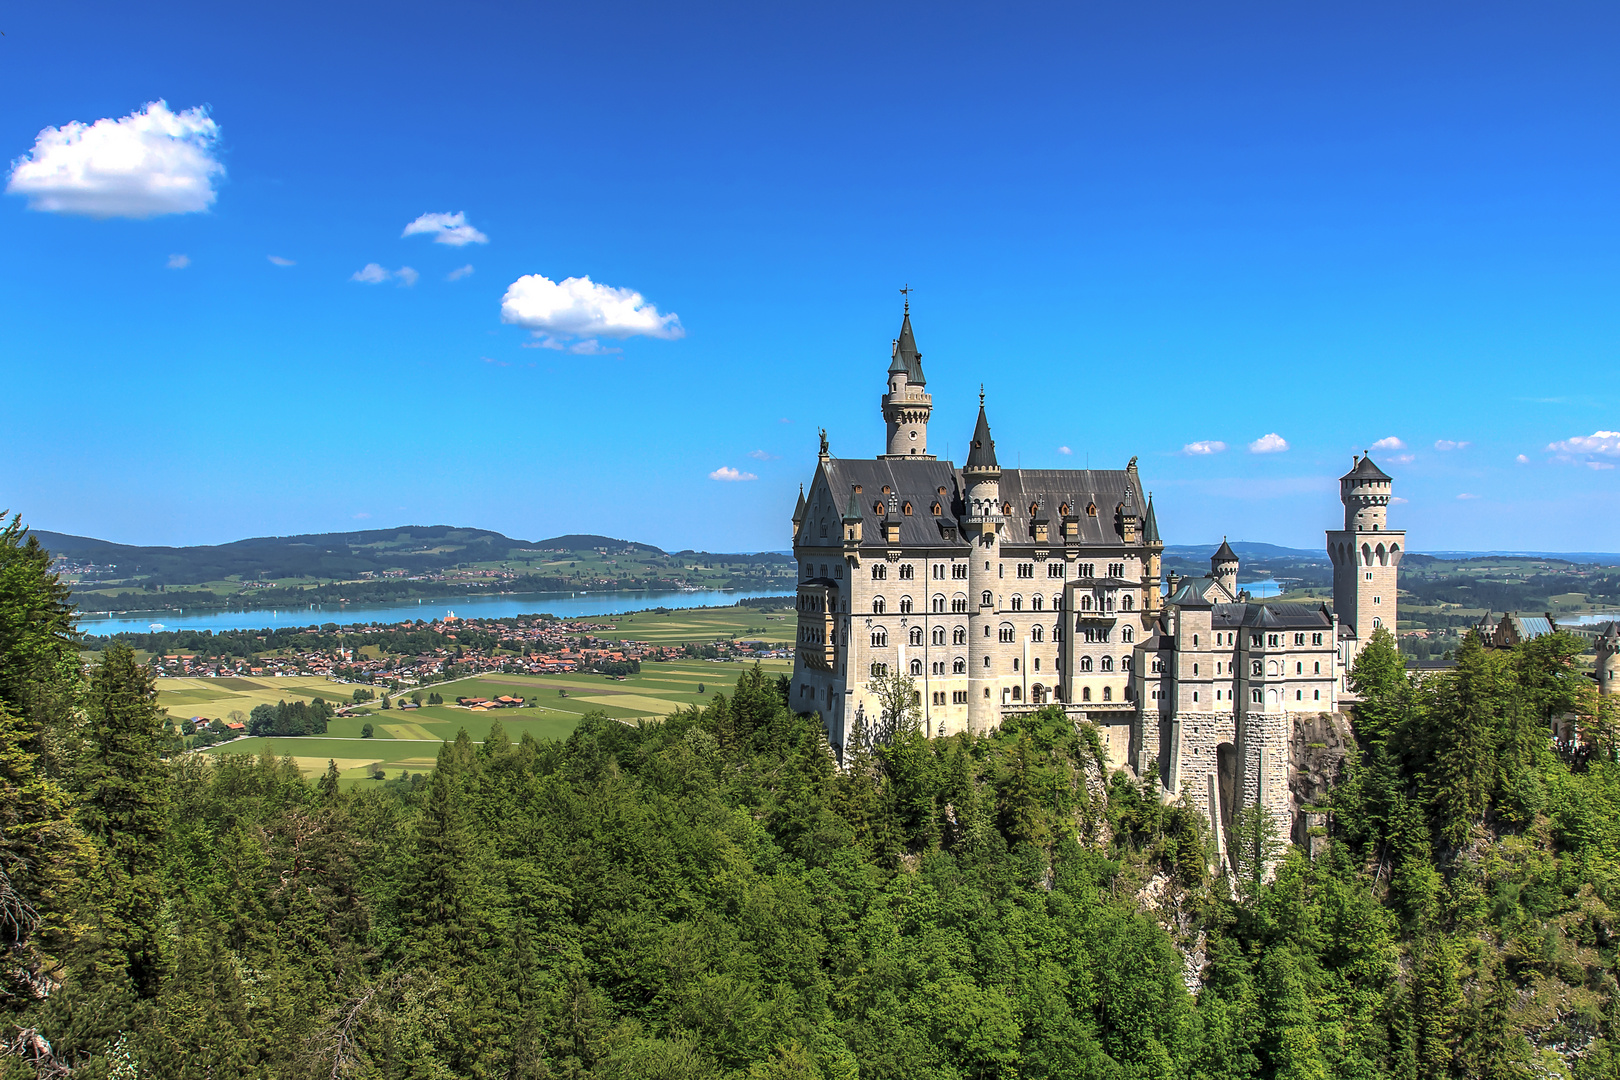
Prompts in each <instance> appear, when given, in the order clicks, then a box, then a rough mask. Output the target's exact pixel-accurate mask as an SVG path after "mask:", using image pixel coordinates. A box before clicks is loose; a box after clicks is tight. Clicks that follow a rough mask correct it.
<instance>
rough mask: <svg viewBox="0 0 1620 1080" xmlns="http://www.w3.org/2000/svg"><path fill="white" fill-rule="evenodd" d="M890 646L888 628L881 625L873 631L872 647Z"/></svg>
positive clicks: (883, 647) (884, 647) (882, 647)
mask: <svg viewBox="0 0 1620 1080" xmlns="http://www.w3.org/2000/svg"><path fill="white" fill-rule="evenodd" d="M888 646H889V632H888V631H887V630H885V629H883V627H881V626H880V627H878V628H877V629H876V630H874V631H872V648H874V649H886V648H888Z"/></svg>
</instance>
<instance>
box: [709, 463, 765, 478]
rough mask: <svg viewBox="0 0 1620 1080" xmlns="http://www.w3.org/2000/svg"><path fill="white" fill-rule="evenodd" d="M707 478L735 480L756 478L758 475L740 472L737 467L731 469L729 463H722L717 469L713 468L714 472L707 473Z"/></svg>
mask: <svg viewBox="0 0 1620 1080" xmlns="http://www.w3.org/2000/svg"><path fill="white" fill-rule="evenodd" d="M709 479H710V480H725V481H728V482H730V481H737V480H758V479H759V477H757V476H755V475H754V474H753V473H751V472H741V471H739V470H737V469H733V468H732V467H731V466H729V465H722V466H720V467H719V468H718V469H716V470H714V472H712V473H710V474H709Z"/></svg>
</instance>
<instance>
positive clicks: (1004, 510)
mask: <svg viewBox="0 0 1620 1080" xmlns="http://www.w3.org/2000/svg"><path fill="white" fill-rule="evenodd" d="M1011 513H1012V503H1002V504H1001V516H1002V517H1006V516H1007V515H1008V514H1011Z"/></svg>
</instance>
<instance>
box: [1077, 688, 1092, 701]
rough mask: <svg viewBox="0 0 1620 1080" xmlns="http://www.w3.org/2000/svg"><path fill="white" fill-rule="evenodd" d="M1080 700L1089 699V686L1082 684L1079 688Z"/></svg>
mask: <svg viewBox="0 0 1620 1080" xmlns="http://www.w3.org/2000/svg"><path fill="white" fill-rule="evenodd" d="M1080 700H1081V701H1090V700H1091V687H1089V686H1082V687H1081V688H1080Z"/></svg>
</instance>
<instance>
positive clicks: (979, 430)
mask: <svg viewBox="0 0 1620 1080" xmlns="http://www.w3.org/2000/svg"><path fill="white" fill-rule="evenodd" d="M962 467H963V468H964V469H982V470H984V471H986V472H990V471H994V472H997V473H999V472H1000V471H1001V466H1000V465H998V464H997V463H996V441H995V440H994V439H992V438H991V437H990V420H989V418H987V417H986V416H985V415H984V388H983V387H980V388H979V421H978V423H976V424H974V425H973V442H972V443H971V445H970V448H969V449H968V456H967V461H966V463H964V465H963V466H962Z"/></svg>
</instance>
